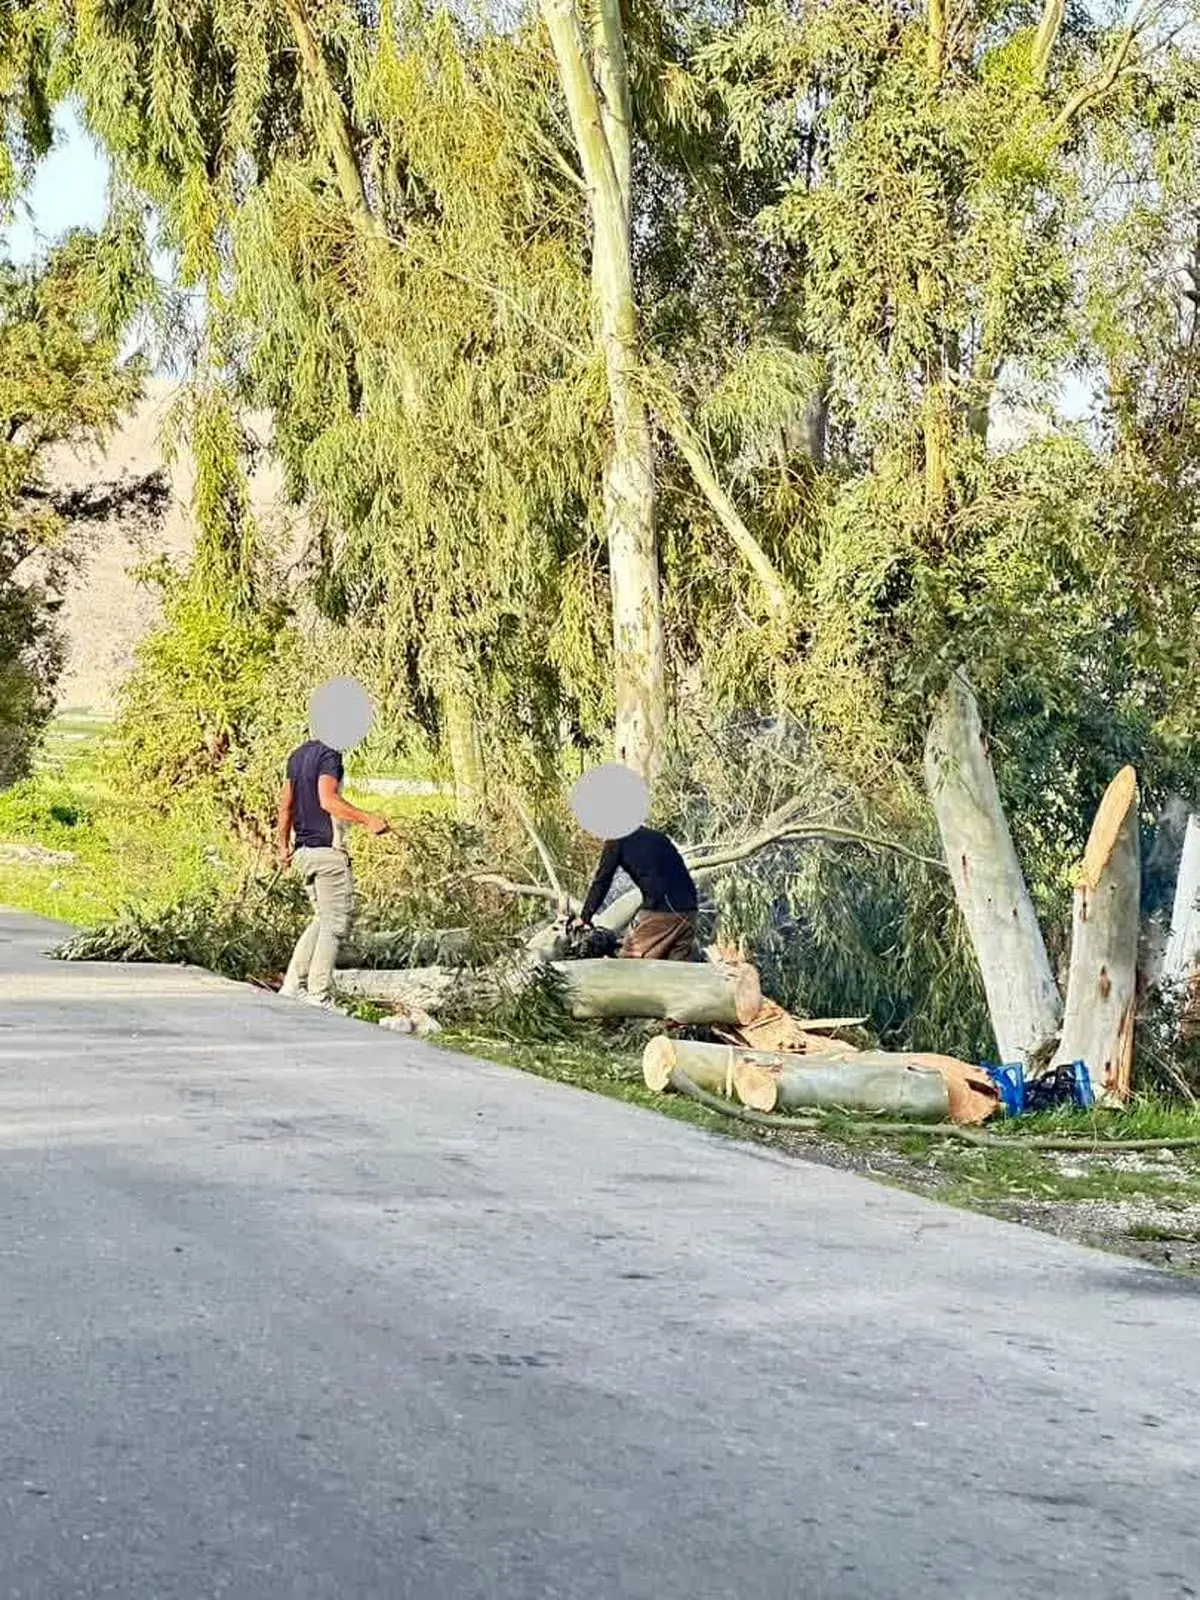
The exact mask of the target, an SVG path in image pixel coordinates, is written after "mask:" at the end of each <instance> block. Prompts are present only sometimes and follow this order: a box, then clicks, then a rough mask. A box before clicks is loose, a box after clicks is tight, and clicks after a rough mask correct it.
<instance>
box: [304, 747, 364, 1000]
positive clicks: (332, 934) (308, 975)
mask: <svg viewBox="0 0 1200 1600" xmlns="http://www.w3.org/2000/svg"><path fill="white" fill-rule="evenodd" d="M342 778H343V766H342V754H341V751H340V750H335V749H333V748H332V746H330V745H327V744H324V743H323V742H322V741H321V740H320V739H310V740H309V741H308V742H307V743H306V744H302V745H301V746H300V748H299V749H298V750H293V752H292V754H291V755H290V757H289V758H288V764H287V778H286V780H285V782H284V785H283V792H282V794H281V795H280V799H279V818H278V841H277V842H278V855H279V865H280V867H281V868H282V869H284V870H287V869H288V868H289V867H294V868H295V870H296V872H297V873H298V874H299V875H300V877H301V879H302V880H303V883H304V888H305V891H306V893H307V894H308V899H309V903H310V905H311V906H312V908H313V919H312V921H311V922H310V923H309V924H308V926H307V927H306V928H305V930H304V932H303V933H302V934H301V935H300V939H299V941H298V943H297V945H296V948H295V950H294V952H293V953H292V959H291V962H290V964H289V966H288V970H287V975H286V977H285V978H284V980H283V988H282V990H281V991H280V992H281V993H282V994H285V995H289V996H291V997H293V998H300V997H304V998H306V999H307V1000H308V1001H309V1003H310V1004H311V1005H316V1006H320V1007H322V1008H323V1009H324V1010H330V1009H332V1006H333V972H334V967H335V965H336V963H337V953H338V945H339V944H340V943H341V941H342V940H343V939H344V938H345V937H346V935H347V933H348V932H349V931H350V922H351V918H352V916H353V913H354V873H353V870H352V868H351V865H350V854H349V851H348V850H347V848H346V832H347V829H348V827H349V826H350V824H352V823H357V824H359V825H360V826H361V827H364V828H366V830H367V832H368V833H372V834H375V835H376V836H378V835H380V834H384V833H387V832H388V822H387V819H386V818H385V817H378V816H375V815H374V813H373V812H370V811H359V810H358V808H357V807H356V806H352V805H350V804H349V803H348V802H347V801H345V800H343V798H342Z"/></svg>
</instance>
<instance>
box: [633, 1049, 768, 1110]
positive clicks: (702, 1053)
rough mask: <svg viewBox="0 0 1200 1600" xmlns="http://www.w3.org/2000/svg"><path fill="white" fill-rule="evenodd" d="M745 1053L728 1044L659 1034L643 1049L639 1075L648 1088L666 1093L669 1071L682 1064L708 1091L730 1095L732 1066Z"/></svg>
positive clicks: (691, 1077) (693, 1078) (731, 1091)
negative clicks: (708, 1042) (703, 1042)
mask: <svg viewBox="0 0 1200 1600" xmlns="http://www.w3.org/2000/svg"><path fill="white" fill-rule="evenodd" d="M742 1054H745V1052H744V1051H740V1052H739V1051H738V1050H736V1049H733V1048H731V1047H730V1046H729V1045H723V1044H697V1043H693V1042H692V1041H690V1040H687V1039H670V1038H668V1037H667V1036H666V1035H665V1034H660V1035H659V1036H658V1038H657V1039H651V1041H650V1043H649V1044H648V1045H647V1046H646V1048H645V1049H644V1050H643V1051H642V1078H643V1079H644V1081H645V1084H646V1087H647V1089H652V1090H653V1091H654V1093H655V1094H665V1093H666V1091H667V1089H668V1087H669V1086H670V1083H671V1074H672V1073H673V1072H674V1070H675V1068H676V1067H682V1069H683V1070H684V1072H686V1073H687V1075H688V1077H689V1078H690V1079H691V1080H692V1082H693V1083H694V1084H696V1085H697V1086H698V1087H699V1088H701V1089H707V1090H708V1092H709V1094H723V1095H724V1096H725V1097H726V1098H727V1099H731V1098H732V1096H733V1067H734V1063H735V1061H737V1059H738V1057H739V1055H742Z"/></svg>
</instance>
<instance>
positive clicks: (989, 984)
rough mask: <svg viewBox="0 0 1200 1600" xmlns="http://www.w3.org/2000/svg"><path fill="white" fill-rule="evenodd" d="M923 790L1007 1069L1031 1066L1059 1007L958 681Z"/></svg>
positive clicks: (966, 690) (970, 707)
mask: <svg viewBox="0 0 1200 1600" xmlns="http://www.w3.org/2000/svg"><path fill="white" fill-rule="evenodd" d="M925 783H926V787H927V789H928V792H929V799H930V803H931V804H932V806H933V810H934V814H935V816H936V817H937V824H938V829H939V831H940V833H941V836H942V847H943V849H944V850H945V854H946V865H947V866H948V867H949V869H950V877H951V879H952V881H953V883H954V893H955V897H956V898H957V900H958V905H959V909H960V910H961V912H962V914H963V918H964V920H965V922H966V925H967V932H968V934H969V935H970V939H971V944H972V947H973V948H974V951H975V957H976V960H977V961H978V963H979V971H980V975H981V977H982V979H983V987H984V992H985V994H986V995H987V1003H988V1013H989V1015H990V1017H991V1022H992V1031H993V1032H994V1034H995V1036H996V1048H997V1049H998V1051H999V1052H1000V1058H1001V1060H1002V1061H1021V1062H1024V1061H1027V1060H1028V1059H1029V1057H1030V1056H1031V1055H1032V1054H1033V1053H1034V1052H1035V1051H1036V1050H1037V1049H1038V1048H1039V1046H1042V1045H1043V1044H1044V1043H1045V1042H1046V1041H1047V1040H1049V1039H1053V1038H1054V1036H1055V1035H1056V1034H1057V1032H1058V1020H1059V1016H1060V1014H1061V1002H1060V998H1059V993H1058V988H1057V986H1056V984H1055V982H1054V975H1053V973H1052V972H1051V970H1050V960H1049V957H1048V956H1047V954H1046V946H1045V942H1044V940H1043V939H1042V931H1041V929H1040V928H1039V927H1038V922H1037V918H1036V916H1035V915H1034V911H1033V901H1032V900H1031V899H1030V896H1029V890H1028V888H1027V886H1026V883H1025V878H1024V874H1023V873H1022V871H1021V864H1020V862H1019V861H1018V860H1017V852H1016V850H1015V849H1014V848H1013V842H1012V835H1011V834H1010V833H1009V830H1008V822H1007V820H1006V819H1005V816H1004V809H1003V807H1002V806H1001V804H1000V794H999V791H998V789H997V788H996V779H995V775H994V774H993V772H992V765H991V762H990V760H989V759H988V754H987V749H986V747H985V744H984V738H983V727H982V724H981V723H980V720H979V709H978V707H977V705H976V703H975V696H974V694H973V692H972V690H971V686H970V684H969V683H968V682H967V680H966V678H965V677H964V676H963V675H962V673H956V674H955V675H954V677H953V678H952V679H951V681H950V684H949V686H948V687H947V689H946V692H945V693H944V694H943V696H942V698H941V700H940V701H939V703H938V705H937V708H936V710H935V713H934V717H933V721H932V723H931V725H930V728H929V734H928V737H927V739H926V742H925Z"/></svg>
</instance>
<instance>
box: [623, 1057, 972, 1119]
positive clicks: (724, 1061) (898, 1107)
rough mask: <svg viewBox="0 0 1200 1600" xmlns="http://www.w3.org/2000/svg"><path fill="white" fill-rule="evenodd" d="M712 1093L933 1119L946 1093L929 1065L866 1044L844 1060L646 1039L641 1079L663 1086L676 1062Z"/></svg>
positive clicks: (944, 1110)
mask: <svg viewBox="0 0 1200 1600" xmlns="http://www.w3.org/2000/svg"><path fill="white" fill-rule="evenodd" d="M676 1067H678V1068H680V1069H681V1070H682V1071H683V1072H686V1073H687V1075H688V1077H689V1078H691V1080H692V1082H693V1083H696V1084H699V1086H700V1087H701V1088H702V1089H707V1090H708V1091H709V1093H710V1094H729V1093H731V1092H732V1093H734V1094H736V1096H737V1098H738V1099H739V1100H741V1102H742V1104H743V1105H748V1106H752V1107H753V1108H754V1110H756V1111H772V1110H774V1109H775V1108H776V1107H777V1106H782V1107H805V1106H808V1107H812V1108H814V1109H824V1110H835V1109H838V1108H841V1109H844V1110H848V1111H866V1112H877V1111H886V1112H892V1113H894V1114H897V1115H900V1116H906V1117H918V1118H921V1119H930V1120H934V1121H939V1120H942V1119H944V1118H945V1117H946V1116H947V1115H948V1113H949V1107H950V1099H949V1094H948V1092H947V1089H946V1084H945V1081H944V1079H943V1078H942V1075H941V1073H940V1072H939V1071H938V1070H937V1069H936V1068H935V1067H927V1066H922V1065H919V1064H917V1063H914V1062H910V1060H909V1058H907V1057H905V1056H892V1055H887V1054H885V1053H884V1052H882V1051H874V1052H866V1051H864V1052H863V1054H861V1055H859V1056H856V1057H854V1058H853V1059H852V1060H849V1061H845V1060H842V1059H840V1058H833V1057H826V1056H808V1055H806V1056H799V1057H798V1056H794V1055H790V1054H787V1053H785V1052H781V1051H769V1050H741V1049H738V1048H737V1047H736V1046H733V1045H724V1044H704V1043H701V1042H699V1041H697V1040H692V1039H670V1038H658V1039H652V1040H651V1041H650V1043H649V1044H648V1045H647V1046H646V1049H645V1050H644V1052H643V1054H642V1077H643V1079H644V1080H645V1083H646V1086H647V1088H649V1089H653V1090H654V1091H655V1092H656V1093H659V1094H661V1093H662V1092H663V1091H664V1090H665V1089H666V1088H667V1087H668V1086H669V1084H670V1081H671V1074H672V1072H673V1071H674V1070H675V1068H676Z"/></svg>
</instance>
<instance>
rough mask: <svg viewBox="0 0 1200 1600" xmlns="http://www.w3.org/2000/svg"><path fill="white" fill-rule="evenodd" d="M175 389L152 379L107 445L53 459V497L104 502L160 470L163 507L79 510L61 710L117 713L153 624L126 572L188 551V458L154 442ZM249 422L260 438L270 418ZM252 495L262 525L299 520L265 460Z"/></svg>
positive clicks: (151, 606) (145, 596)
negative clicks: (81, 550) (79, 555)
mask: <svg viewBox="0 0 1200 1600" xmlns="http://www.w3.org/2000/svg"><path fill="white" fill-rule="evenodd" d="M177 394H178V387H177V385H175V384H173V383H171V382H169V381H166V380H163V379H154V380H152V381H151V382H150V383H149V384H148V385H147V390H146V394H145V397H144V399H143V401H142V403H141V404H140V405H139V406H138V408H137V409H136V411H135V412H134V413H133V414H132V416H130V417H129V419H128V420H127V421H126V423H125V424H124V426H123V427H122V428H121V429H120V430H119V431H118V432H117V433H116V434H115V435H114V436H113V438H112V439H111V441H110V442H109V445H108V448H107V449H106V450H104V451H103V452H100V453H98V454H97V453H89V454H87V455H81V454H77V453H75V452H71V451H67V450H60V451H59V452H58V453H57V454H56V455H55V456H54V457H52V459H51V460H50V462H49V465H48V470H47V479H48V483H49V487H50V488H51V490H52V491H53V492H54V493H55V494H56V496H59V497H61V496H63V495H73V496H74V497H75V498H76V499H77V500H82V501H92V502H98V501H102V500H103V498H104V491H105V490H106V489H108V488H109V487H110V486H119V485H128V484H130V483H131V482H133V481H136V480H137V479H141V478H145V477H146V476H147V475H148V474H151V473H154V472H156V471H158V472H162V473H163V475H164V477H165V480H166V488H167V495H166V501H165V505H163V506H162V507H161V508H158V509H157V510H155V511H153V512H148V511H145V510H141V509H139V508H137V507H132V506H131V507H129V508H127V509H126V510H125V511H124V512H123V513H122V514H120V515H119V516H117V517H115V518H113V517H110V518H107V519H105V518H103V513H101V516H100V517H99V518H90V517H87V516H86V515H85V516H84V517H83V518H81V519H80V522H79V523H78V524H77V527H78V528H79V529H80V531H81V532H82V535H83V544H84V547H85V550H86V555H85V559H84V564H83V567H82V569H81V570H80V572H79V573H78V574H77V576H76V578H75V581H74V583H73V585H72V587H71V590H70V593H69V595H68V597H67V601H66V604H65V606H64V608H63V613H62V621H63V626H64V629H65V632H66V636H67V666H66V670H65V672H64V673H63V677H62V681H61V683H60V686H59V706H60V708H61V709H63V710H66V709H71V710H89V711H98V712H107V711H111V710H112V709H113V705H114V699H115V694H116V690H117V687H118V685H119V684H120V683H121V680H122V679H123V678H124V677H125V675H126V674H127V673H128V671H129V669H130V667H131V665H132V663H133V653H134V650H135V648H136V646H137V644H138V643H139V641H140V640H141V639H143V638H144V637H145V635H146V633H147V631H148V630H149V629H150V628H152V627H153V626H154V623H155V620H156V614H157V613H156V605H155V601H154V597H153V595H152V594H150V593H148V592H147V591H146V590H145V589H143V588H142V587H141V586H140V585H139V584H138V583H137V582H136V581H135V580H134V578H133V576H132V574H131V571H130V569H131V568H133V567H135V566H137V565H139V564H140V563H141V562H143V561H145V560H147V559H148V558H149V557H151V556H154V555H158V554H161V553H165V554H167V555H170V556H172V557H174V558H176V559H178V558H180V557H185V556H186V555H187V554H188V553H189V551H190V550H191V546H192V538H193V533H192V521H191V512H190V509H189V508H190V503H191V493H192V483H193V476H194V469H193V464H192V460H191V457H190V456H189V455H188V453H187V452H186V451H182V452H181V453H180V456H179V459H178V460H176V461H175V462H173V463H172V464H171V466H170V467H169V468H168V467H167V466H166V463H165V462H164V459H163V452H162V448H161V445H160V443H159V439H160V434H161V430H162V426H163V423H164V421H165V419H166V417H167V415H168V413H169V411H170V409H171V405H172V403H173V401H174V400H175V398H176V396H177ZM250 425H251V428H252V431H253V432H254V433H255V435H256V436H257V437H259V438H260V439H262V440H264V441H265V439H266V438H267V436H268V424H267V421H266V419H264V418H252V419H250ZM250 495H251V505H252V507H253V509H254V512H255V514H256V515H257V516H259V517H260V518H261V519H262V520H263V522H264V523H265V524H267V525H268V526H270V525H274V526H277V527H279V528H281V529H283V530H289V529H291V528H293V527H294V526H295V524H296V520H297V519H296V518H295V514H294V512H292V511H291V510H290V508H288V507H287V506H286V505H285V504H284V501H283V497H282V481H281V476H280V473H279V471H278V469H277V468H276V467H275V465H274V464H273V463H272V462H270V461H269V460H267V459H266V458H265V457H264V458H262V459H261V464H260V465H259V466H258V469H257V470H256V472H255V473H254V475H253V477H252V478H251V484H250ZM291 537H294V535H291Z"/></svg>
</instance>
